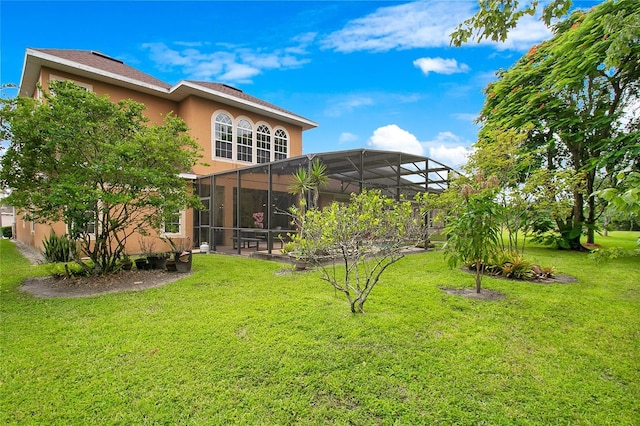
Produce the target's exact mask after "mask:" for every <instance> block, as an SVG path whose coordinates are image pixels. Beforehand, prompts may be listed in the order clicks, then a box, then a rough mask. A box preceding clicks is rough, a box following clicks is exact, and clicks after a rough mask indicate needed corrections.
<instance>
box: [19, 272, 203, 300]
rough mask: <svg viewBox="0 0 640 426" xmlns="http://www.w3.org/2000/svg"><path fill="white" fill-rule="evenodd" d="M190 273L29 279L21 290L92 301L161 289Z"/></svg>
mask: <svg viewBox="0 0 640 426" xmlns="http://www.w3.org/2000/svg"><path fill="white" fill-rule="evenodd" d="M189 275H190V273H182V274H181V273H177V272H167V271H164V270H149V271H144V270H142V271H139V270H136V269H134V270H131V271H120V272H117V273H115V274H106V275H99V276H90V277H74V278H54V277H50V276H49V277H37V278H29V279H27V280H25V281H24V282H23V283H22V286H21V287H20V290H22V291H24V292H27V293H30V294H32V295H33V296H35V297H38V298H54V297H70V298H74V297H91V296H97V295H100V294H106V293H116V292H121V291H139V290H146V289H148V288H153V287H159V286H162V285H165V284H169V283H172V282H174V281H177V280H179V279H181V278H184V277H187V276H189Z"/></svg>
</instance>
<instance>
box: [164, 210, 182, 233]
mask: <svg viewBox="0 0 640 426" xmlns="http://www.w3.org/2000/svg"><path fill="white" fill-rule="evenodd" d="M183 213H184V212H182V211H179V210H175V211H173V212H171V213H169V214H168V216H167V218H166V220H165V222H164V229H163V232H164V233H165V234H182V217H183V216H184V215H183Z"/></svg>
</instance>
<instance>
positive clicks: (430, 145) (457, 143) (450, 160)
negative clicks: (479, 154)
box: [423, 132, 473, 169]
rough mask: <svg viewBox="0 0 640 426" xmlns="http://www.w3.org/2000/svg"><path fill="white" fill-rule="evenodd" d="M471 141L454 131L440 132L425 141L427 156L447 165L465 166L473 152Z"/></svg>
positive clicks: (454, 166)
mask: <svg viewBox="0 0 640 426" xmlns="http://www.w3.org/2000/svg"><path fill="white" fill-rule="evenodd" d="M470 145H471V143H470V142H469V141H465V140H464V139H462V138H460V137H459V136H457V135H455V134H454V133H452V132H440V133H438V135H437V136H436V137H435V138H434V139H432V140H430V141H426V142H423V146H424V147H425V148H426V149H427V151H428V154H427V156H428V157H430V158H433V159H434V160H436V161H439V162H441V163H443V164H446V165H447V166H450V167H453V168H455V169H459V168H461V167H462V166H464V165H465V164H466V163H467V161H468V159H469V155H470V154H471V153H472V152H473V149H472V148H470Z"/></svg>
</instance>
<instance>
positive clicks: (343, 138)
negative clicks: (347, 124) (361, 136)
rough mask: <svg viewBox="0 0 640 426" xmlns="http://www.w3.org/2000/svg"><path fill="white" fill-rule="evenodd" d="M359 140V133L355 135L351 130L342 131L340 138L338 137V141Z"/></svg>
mask: <svg viewBox="0 0 640 426" xmlns="http://www.w3.org/2000/svg"><path fill="white" fill-rule="evenodd" d="M357 140H358V135H354V134H353V133H349V132H342V133H340V138H339V139H338V142H340V143H347V142H355V141H357Z"/></svg>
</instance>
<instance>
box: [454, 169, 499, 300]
mask: <svg viewBox="0 0 640 426" xmlns="http://www.w3.org/2000/svg"><path fill="white" fill-rule="evenodd" d="M497 186H498V182H497V179H496V178H494V177H490V178H489V179H485V178H484V175H483V174H482V173H480V174H478V175H476V176H475V177H474V181H473V183H464V184H462V185H461V186H460V197H459V200H458V202H457V203H456V204H455V205H454V206H453V208H452V209H451V210H450V211H451V214H450V216H449V217H448V221H449V223H448V225H447V226H446V228H445V232H446V234H447V235H448V240H447V243H446V245H445V252H444V253H445V256H446V257H447V258H448V262H449V266H450V267H452V268H453V267H456V266H457V265H458V264H459V263H464V264H467V265H470V266H473V267H474V269H475V281H476V292H477V293H480V291H481V285H482V274H483V273H484V270H485V266H486V265H487V264H488V263H489V261H490V257H491V255H492V254H493V253H494V252H495V251H496V249H497V247H498V244H499V237H498V234H499V233H500V226H499V223H500V222H499V218H498V217H499V214H500V213H499V208H500V206H499V204H498V203H497V202H496V201H495V195H496V191H497Z"/></svg>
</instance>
